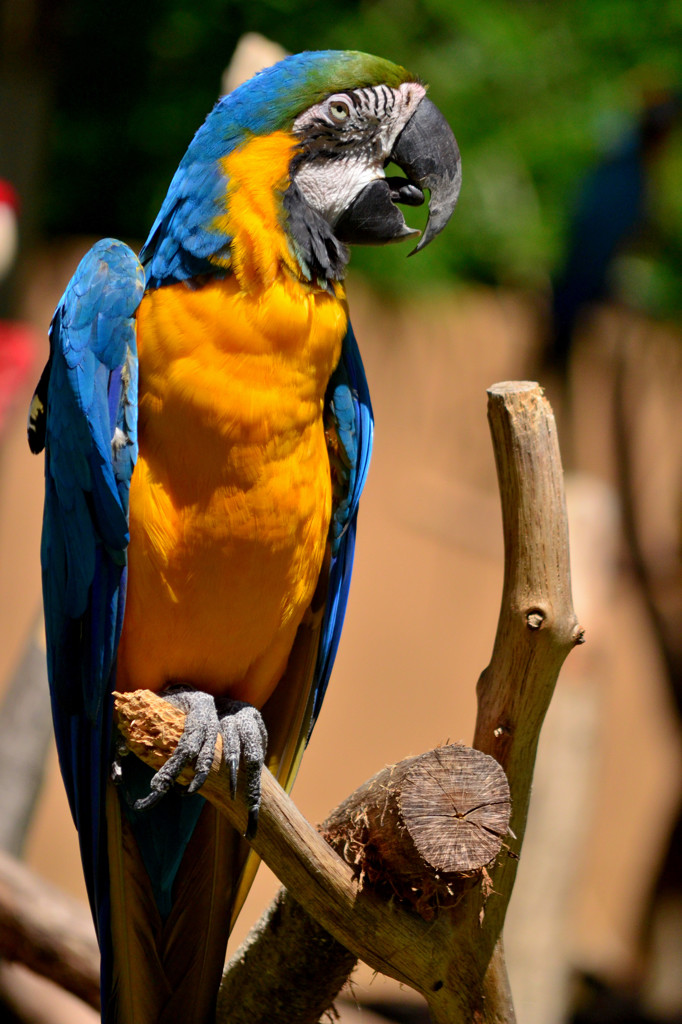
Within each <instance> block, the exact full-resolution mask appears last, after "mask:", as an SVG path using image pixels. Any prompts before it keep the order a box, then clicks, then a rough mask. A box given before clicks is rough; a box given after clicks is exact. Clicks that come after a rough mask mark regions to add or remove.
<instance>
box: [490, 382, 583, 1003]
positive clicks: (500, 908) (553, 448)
mask: <svg viewBox="0 0 682 1024" xmlns="http://www.w3.org/2000/svg"><path fill="white" fill-rule="evenodd" d="M488 419H489V422H490V430H491V435H492V441H493V449H494V452H495V463H496V466H497V476H498V483H499V488H500V500H501V503H502V528H503V534H504V551H505V564H504V584H503V590H502V605H501V609H500V616H499V620H498V626H497V634H496V637H495V645H494V648H493V654H492V659H491V662H490V665H489V666H488V667H487V668H486V669H485V670H484V672H483V673H482V674H481V677H480V679H479V681H478V686H477V695H478V716H477V720H476V729H475V733H474V746H475V747H476V748H477V749H479V750H484V751H485V752H486V753H488V754H490V755H491V756H492V757H494V758H495V759H496V760H497V761H498V762H499V764H500V765H501V766H502V767H503V768H504V769H505V771H506V773H507V778H508V780H509V789H510V791H511V796H512V807H513V811H512V819H511V828H512V832H513V834H514V836H515V837H516V838H515V840H514V841H512V843H511V844H510V845H511V850H512V852H513V853H514V854H515V856H513V857H507V858H501V859H500V860H499V862H498V866H497V870H496V871H495V872H494V875H493V884H494V887H495V892H496V893H497V894H498V895H499V897H500V898H499V899H498V900H496V901H495V902H494V903H491V918H494V923H492V922H491V926H492V927H493V928H494V929H495V930H497V929H499V935H500V940H499V943H498V946H497V949H496V953H495V956H494V958H493V960H492V961H491V965H490V969H489V971H488V972H487V975H486V977H485V978H484V982H483V985H484V990H486V991H487V1001H488V1002H489V1003H491V1002H493V1001H494V1002H495V1003H496V1004H497V1005H498V1007H499V1010H498V1013H501V1014H502V1016H501V1017H499V1019H501V1020H513V1007H512V1004H511V996H510V993H509V987H508V981H507V979H506V970H505V969H504V967H503V964H504V953H503V949H502V940H501V932H502V924H503V922H504V916H505V915H506V910H507V906H508V903H509V899H510V897H511V893H512V889H513V886H514V879H515V877H516V868H517V864H518V855H519V853H520V850H521V844H522V842H523V837H524V834H525V830H526V819H527V816H528V804H529V800H530V789H531V783H532V779H533V769H534V767H535V755H536V751H537V744H538V740H539V737H540V729H541V727H542V723H543V721H544V717H545V714H546V712H547V708H548V707H549V703H550V701H551V699H552V694H553V693H554V687H555V685H556V680H557V677H558V674H559V670H560V668H561V666H562V664H563V662H564V660H565V658H566V656H567V655H568V653H569V652H570V651H571V650H572V649H573V647H575V646H576V645H577V644H581V643H583V641H584V633H583V630H582V629H581V628H580V626H579V625H578V622H577V619H576V617H575V613H574V611H573V602H572V598H571V573H570V559H569V547H568V521H567V517H566V503H565V497H564V489H563V471H562V467H561V455H560V453H559V442H558V438H557V433H556V424H555V421H554V416H553V414H552V410H551V407H550V405H549V402H548V401H547V399H546V398H545V397H544V394H543V391H542V389H541V388H540V387H539V386H538V385H537V384H536V383H534V382H529V381H521V382H504V383H501V384H495V385H494V386H493V387H492V388H490V389H489V391H488ZM505 1007H506V1009H505ZM491 1019H498V1014H497V1013H496V1015H495V1016H494V1017H493V1018H491Z"/></svg>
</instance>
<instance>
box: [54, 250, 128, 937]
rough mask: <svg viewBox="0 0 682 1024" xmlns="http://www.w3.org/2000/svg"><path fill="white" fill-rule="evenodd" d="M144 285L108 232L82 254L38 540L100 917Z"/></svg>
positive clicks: (60, 315) (61, 704)
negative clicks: (139, 309) (139, 315)
mask: <svg viewBox="0 0 682 1024" xmlns="http://www.w3.org/2000/svg"><path fill="white" fill-rule="evenodd" d="M143 291H144V272H143V270H142V268H141V266H140V263H139V261H138V260H137V257H136V256H135V255H134V253H133V252H132V251H131V250H130V249H129V248H128V247H127V246H125V245H124V244H123V243H121V242H117V241H114V240H112V239H105V240H104V241H102V242H99V243H98V244H97V245H96V246H94V247H93V248H92V249H91V250H90V252H89V253H87V254H86V256H85V257H84V258H83V260H82V261H81V263H80V265H79V267H78V269H77V270H76V273H75V274H74V277H73V278H72V280H71V282H70V284H69V286H68V287H67V289H66V291H65V293H64V295H63V297H62V299H61V301H60V303H59V306H58V307H57V311H56V313H55V316H54V319H53V321H52V325H51V327H50V344H51V369H50V378H49V385H48V391H47V422H46V434H45V446H46V462H45V475H46V488H45V511H44V519H43V538H42V545H41V561H42V567H43V591H44V604H45V624H46V631H47V646H48V670H49V677H50V689H51V693H52V707H53V718H54V725H55V736H56V739H57V748H58V751H59V758H60V764H61V768H62V773H63V775H64V781H65V785H66V789H67V793H68V797H69V803H70V806H71V811H72V814H73V816H74V819H75V822H76V825H77V828H78V832H79V839H80V844H81V854H82V857H83V865H84V869H85V875H86V882H87V885H88V893H89V896H90V900H91V904H92V908H93V912H94V914H95V918H96V921H99V922H100V925H101V918H102V915H105V916H106V914H107V908H106V899H107V886H106V882H105V880H104V875H105V873H106V872H105V871H104V870H103V868H104V866H105V865H106V847H105V839H104V829H103V827H102V825H103V813H104V812H103V799H104V786H105V784H106V779H107V777H108V773H109V765H110V760H111V753H110V749H109V747H110V730H111V700H112V698H111V676H112V670H113V666H114V664H115V656H116V646H117V643H118V638H119V635H120V629H121V625H122V618H123V605H124V595H125V578H126V570H125V550H126V546H127V542H128V523H127V511H128V509H127V497H128V488H129V483H130V476H131V474H132V469H133V465H134V459H135V453H136V413H135V404H136V389H137V384H136V359H135V351H136V345H135V319H134V318H135V313H136V310H137V307H138V305H139V303H140V300H141V298H142V294H143ZM117 427H118V429H119V431H121V437H120V438H119V439H118V443H116V444H114V445H113V447H112V439H113V438H114V432H115V429H116V428H117ZM98 930H99V931H100V937H102V929H101V927H100V928H98Z"/></svg>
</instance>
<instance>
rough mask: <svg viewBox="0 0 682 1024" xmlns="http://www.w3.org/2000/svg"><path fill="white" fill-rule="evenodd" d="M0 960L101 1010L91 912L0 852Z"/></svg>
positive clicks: (97, 952) (97, 956)
mask: <svg viewBox="0 0 682 1024" xmlns="http://www.w3.org/2000/svg"><path fill="white" fill-rule="evenodd" d="M0 957H3V958H4V959H5V960H10V961H17V962H19V963H23V964H25V965H26V966H27V967H30V968H31V970H32V971H35V972H36V974H42V975H43V976H44V977H46V978H50V980H52V981H55V982H56V983H57V984H58V985H61V986H62V988H65V989H66V990H67V991H68V992H72V993H73V994H74V995H76V996H78V997H79V998H80V999H83V1000H84V1001H85V1002H86V1003H89V1004H90V1005H91V1006H94V1007H95V1008H99V1002H100V999H99V950H98V948H97V940H96V938H95V930H94V928H93V926H92V921H91V919H90V915H89V913H88V912H87V910H86V909H85V908H84V907H83V906H82V904H80V903H79V902H77V901H76V900H73V899H70V898H69V897H68V896H66V895H65V894H64V893H62V892H60V891H59V890H57V889H55V888H54V887H53V886H51V885H49V884H48V883H47V882H45V881H44V880H42V879H40V878H38V876H37V875H35V874H34V873H33V872H32V871H30V870H29V869H28V868H27V867H25V866H24V865H23V864H20V863H19V861H17V860H15V859H14V858H13V857H11V856H10V855H9V854H6V853H2V852H0Z"/></svg>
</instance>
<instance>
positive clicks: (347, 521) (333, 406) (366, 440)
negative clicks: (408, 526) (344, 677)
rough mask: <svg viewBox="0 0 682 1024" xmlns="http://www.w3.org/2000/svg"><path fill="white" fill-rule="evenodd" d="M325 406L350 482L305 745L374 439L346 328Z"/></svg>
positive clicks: (339, 512) (337, 533)
mask: <svg viewBox="0 0 682 1024" xmlns="http://www.w3.org/2000/svg"><path fill="white" fill-rule="evenodd" d="M327 404H328V407H329V412H330V413H331V416H332V418H333V420H334V423H335V426H336V431H337V435H338V438H339V441H340V442H341V444H342V446H343V449H344V452H345V455H346V459H347V463H348V482H347V491H346V494H345V495H344V497H343V498H342V499H341V501H339V503H338V504H337V506H336V508H335V509H334V511H333V514H332V522H331V527H330V530H331V545H332V558H331V565H330V570H329V588H328V597H327V606H326V608H325V613H324V620H323V624H322V636H321V640H320V649H319V651H318V656H317V667H316V672H315V677H316V678H315V698H314V703H313V712H312V719H311V722H310V727H309V732H308V739H309V738H310V734H311V733H312V731H313V727H314V725H315V722H316V720H317V716H318V714H319V712H320V708H321V707H322V701H323V700H324V695H325V693H326V690H327V686H328V684H329V677H330V676H331V672H332V668H333V666H334V659H335V658H336V652H337V650H338V646H339V641H340V639H341V631H342V629H343V620H344V617H345V614H346V605H347V603H348V592H349V589H350V581H351V574H352V571H353V556H354V553H355V531H356V524H357V515H358V503H359V501H360V495H361V494H362V490H363V488H364V486H365V481H366V479H367V471H368V469H369V462H370V458H371V454H372V442H373V437H374V417H373V414H372V404H371V401H370V397H369V388H368V386H367V379H366V377H365V370H364V367H363V365H362V359H361V357H360V351H359V349H358V344H357V341H356V340H355V335H354V334H353V328H352V327H351V325H350V323H349V324H348V331H347V332H346V337H345V338H344V341H343V347H342V350H341V359H340V361H339V365H338V367H337V368H336V370H335V371H334V373H333V374H332V377H331V380H330V382H329V387H328V389H327Z"/></svg>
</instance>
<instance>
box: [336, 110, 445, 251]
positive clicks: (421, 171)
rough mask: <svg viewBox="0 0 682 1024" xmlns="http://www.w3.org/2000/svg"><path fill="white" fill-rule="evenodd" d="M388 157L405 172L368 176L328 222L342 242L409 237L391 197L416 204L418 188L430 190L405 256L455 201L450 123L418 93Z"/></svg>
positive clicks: (438, 226) (439, 225) (433, 231)
mask: <svg viewBox="0 0 682 1024" xmlns="http://www.w3.org/2000/svg"><path fill="white" fill-rule="evenodd" d="M390 159H391V160H392V161H393V163H395V164H397V165H398V167H400V169H401V170H402V171H404V172H405V174H406V176H407V177H406V178H381V179H377V180H376V181H372V182H370V184H369V185H366V186H365V188H364V189H363V190H362V191H361V192H360V193H359V194H358V195H357V196H356V197H355V199H354V200H353V202H352V203H351V204H350V206H349V207H348V209H347V210H346V211H345V212H344V213H343V214H342V216H341V217H340V219H339V220H338V221H337V223H336V225H335V227H334V234H335V235H336V237H337V238H338V239H339V241H341V242H347V243H348V244H351V245H352V244H357V243H362V244H365V245H383V244H385V243H386V242H400V241H402V240H403V239H405V238H415V237H417V236H418V235H419V234H420V232H419V231H416V230H415V229H413V228H409V227H408V226H407V224H406V223H405V218H404V217H403V214H402V211H401V210H399V209H398V207H397V206H396V205H395V203H401V204H402V205H405V206H419V205H420V204H421V203H423V202H424V189H428V190H429V192H430V201H429V219H428V221H427V224H426V228H425V230H424V234H423V235H422V237H421V239H420V241H419V244H418V245H417V246H416V248H415V249H413V250H412V252H411V253H410V256H412V255H413V254H414V253H415V252H419V250H420V249H423V248H424V246H426V245H428V244H429V242H430V241H431V240H432V239H433V238H435V236H436V235H437V234H438V233H439V232H440V231H442V230H443V228H444V227H445V225H446V224H447V222H448V221H449V219H450V217H451V216H452V212H453V210H454V208H455V206H456V204H457V198H458V196H459V190H460V186H461V183H462V162H461V159H460V155H459V147H458V145H457V140H456V139H455V136H454V135H453V134H452V129H451V128H450V125H449V124H448V122H447V121H446V120H445V118H444V117H443V115H442V114H441V112H440V110H439V109H438V107H437V106H436V105H435V104H434V103H432V102H431V100H429V99H427V98H426V97H424V99H423V100H422V101H421V102H420V104H419V106H418V107H417V109H416V110H415V112H414V114H413V115H412V117H411V118H410V120H409V121H408V122H407V124H406V125H405V127H404V128H403V130H402V132H401V133H400V135H399V136H398V138H397V140H396V143H395V145H394V147H393V152H392V153H391V157H390Z"/></svg>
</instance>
